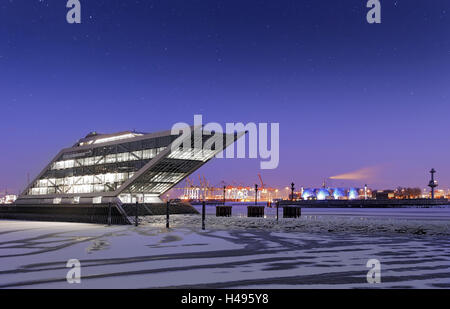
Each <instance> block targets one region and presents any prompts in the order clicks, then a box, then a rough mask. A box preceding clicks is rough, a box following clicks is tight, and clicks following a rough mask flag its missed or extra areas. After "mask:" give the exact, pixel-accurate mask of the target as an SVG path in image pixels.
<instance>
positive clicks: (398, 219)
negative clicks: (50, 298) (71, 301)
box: [0, 208, 450, 288]
mask: <svg viewBox="0 0 450 309" xmlns="http://www.w3.org/2000/svg"><path fill="white" fill-rule="evenodd" d="M208 209H209V210H208V212H209V213H211V209H212V208H208ZM311 211H315V212H316V213H313V212H307V211H304V213H303V217H302V218H301V219H280V221H279V222H277V221H276V219H275V217H273V216H268V217H267V218H244V217H242V216H239V215H237V216H234V217H231V218H216V217H215V216H213V215H207V219H206V227H207V229H206V230H205V231H202V230H201V217H200V216H198V215H172V216H171V217H170V223H171V228H170V229H169V230H167V229H166V228H165V217H164V216H154V217H146V218H144V219H143V220H142V221H141V225H140V226H139V227H134V226H111V227H108V226H103V225H93V224H79V223H55V222H52V223H49V222H25V221H0V287H1V288H156V287H158V288H161V287H163V288H164V287H171V288H173V287H175V288H191V287H193V288H199V287H201V288H354V287H356V288H393V287H411V288H433V287H435V288H436V287H444V288H445V287H446V288H449V287H450V241H449V236H450V232H449V231H450V220H448V219H445V218H444V217H443V216H440V217H439V218H427V219H426V220H424V218H420V216H417V217H414V218H409V217H408V218H407V219H405V218H404V217H405V216H406V213H403V214H401V215H400V216H393V215H392V213H391V215H389V216H384V215H382V214H378V215H376V214H373V212H372V215H369V214H368V213H366V214H361V213H356V212H353V210H351V211H349V210H347V213H341V214H337V215H336V214H334V215H331V213H332V211H331V212H330V210H327V211H326V213H325V214H324V213H319V212H320V211H317V210H316V209H311ZM397 211H398V210H397ZM375 212H376V211H375ZM430 216H431V215H430ZM69 259H78V260H80V262H81V276H82V279H81V283H80V284H69V283H67V281H66V274H67V272H68V271H69V269H68V268H66V263H67V261H68V260H69ZM369 259H378V260H379V261H380V262H381V280H382V282H381V283H380V284H369V283H367V279H366V275H367V272H368V270H369V269H368V268H366V263H367V261H368V260H369Z"/></svg>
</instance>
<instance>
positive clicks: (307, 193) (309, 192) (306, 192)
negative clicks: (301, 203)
mask: <svg viewBox="0 0 450 309" xmlns="http://www.w3.org/2000/svg"><path fill="white" fill-rule="evenodd" d="M310 197H315V194H314V191H312V190H311V189H305V190H304V191H303V194H302V198H303V199H304V200H307V199H308V198H310Z"/></svg>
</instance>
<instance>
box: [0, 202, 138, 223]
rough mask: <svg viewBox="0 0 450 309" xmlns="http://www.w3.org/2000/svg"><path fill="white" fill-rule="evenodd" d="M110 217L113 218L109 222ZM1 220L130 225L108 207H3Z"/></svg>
mask: <svg viewBox="0 0 450 309" xmlns="http://www.w3.org/2000/svg"><path fill="white" fill-rule="evenodd" d="M109 217H110V218H111V219H110V221H109ZM0 219H13V220H29V221H54V222H79V223H97V224H108V223H109V222H110V223H111V224H130V222H129V221H128V220H127V218H126V217H125V216H123V214H122V213H121V212H120V211H119V209H117V207H115V206H112V207H111V216H110V215H109V206H108V205H76V206H75V205H38V206H31V205H27V206H22V205H21V206H7V207H5V206H1V207H0Z"/></svg>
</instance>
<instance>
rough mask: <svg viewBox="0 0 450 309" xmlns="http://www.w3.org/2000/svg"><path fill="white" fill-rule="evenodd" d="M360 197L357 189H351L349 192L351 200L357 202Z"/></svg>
mask: <svg viewBox="0 0 450 309" xmlns="http://www.w3.org/2000/svg"><path fill="white" fill-rule="evenodd" d="M358 196H359V194H358V190H356V189H355V188H350V190H349V191H348V198H349V199H350V200H356V199H357V198H358Z"/></svg>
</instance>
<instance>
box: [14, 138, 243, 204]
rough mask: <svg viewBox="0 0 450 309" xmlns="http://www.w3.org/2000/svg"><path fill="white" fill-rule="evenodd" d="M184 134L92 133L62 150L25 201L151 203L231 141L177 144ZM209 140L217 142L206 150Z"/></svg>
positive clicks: (201, 141)
mask: <svg viewBox="0 0 450 309" xmlns="http://www.w3.org/2000/svg"><path fill="white" fill-rule="evenodd" d="M178 137H179V136H178V135H171V134H170V132H169V131H167V132H161V133H154V134H142V133H134V132H122V133H117V134H109V135H105V134H96V133H91V134H89V135H87V136H86V137H85V138H84V139H81V140H80V141H78V142H77V143H76V144H75V145H74V146H73V147H71V148H67V149H64V150H62V151H61V152H60V153H59V154H58V155H57V156H56V158H55V159H54V160H53V161H52V162H51V163H50V164H49V165H48V166H47V167H46V168H45V169H44V170H43V171H42V172H41V174H39V176H38V177H37V178H36V179H35V180H34V181H33V183H32V184H31V185H30V186H29V187H28V188H27V189H26V190H25V192H24V193H23V194H22V195H21V196H20V197H19V199H21V198H22V199H31V198H37V199H39V198H40V199H42V198H46V199H52V200H53V203H54V204H58V203H59V202H60V201H61V198H72V201H73V203H76V202H75V200H77V201H79V197H80V196H82V197H83V198H85V197H90V198H92V202H93V203H98V202H99V201H101V197H102V196H109V197H114V196H115V197H119V198H121V199H123V200H127V201H133V196H140V200H142V201H145V200H149V201H151V200H152V199H153V198H154V197H158V196H160V195H161V194H163V193H164V192H166V191H168V190H169V189H170V188H172V187H173V186H174V185H176V184H177V183H179V182H180V181H181V180H183V179H184V178H185V177H186V176H188V175H189V174H191V173H192V172H194V171H195V170H196V169H198V168H199V167H201V166H202V165H203V164H204V163H205V162H207V161H208V160H210V159H211V158H213V157H214V156H215V155H216V154H217V153H218V152H220V151H222V150H223V149H224V148H225V147H223V146H224V145H225V144H226V142H227V141H226V139H225V137H226V136H225V135H223V134H216V135H212V136H211V135H206V134H205V135H200V136H197V137H195V138H194V137H192V138H190V140H187V141H186V143H184V144H183V145H184V146H185V147H184V148H182V147H181V146H177V147H172V143H173V142H174V141H175V140H176V139H177V138H178ZM236 139H237V137H236V136H235V137H234V138H233V142H234V141H235V140H236ZM199 140H200V141H199ZM218 142H220V143H218ZM206 143H209V145H211V143H212V144H213V146H212V147H209V148H210V149H203V146H204V145H205V144H206ZM186 144H187V145H188V147H186ZM189 145H190V147H189ZM196 147H200V148H196ZM172 148H174V150H173V151H172ZM55 201H57V202H55ZM124 202H126V201H124Z"/></svg>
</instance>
